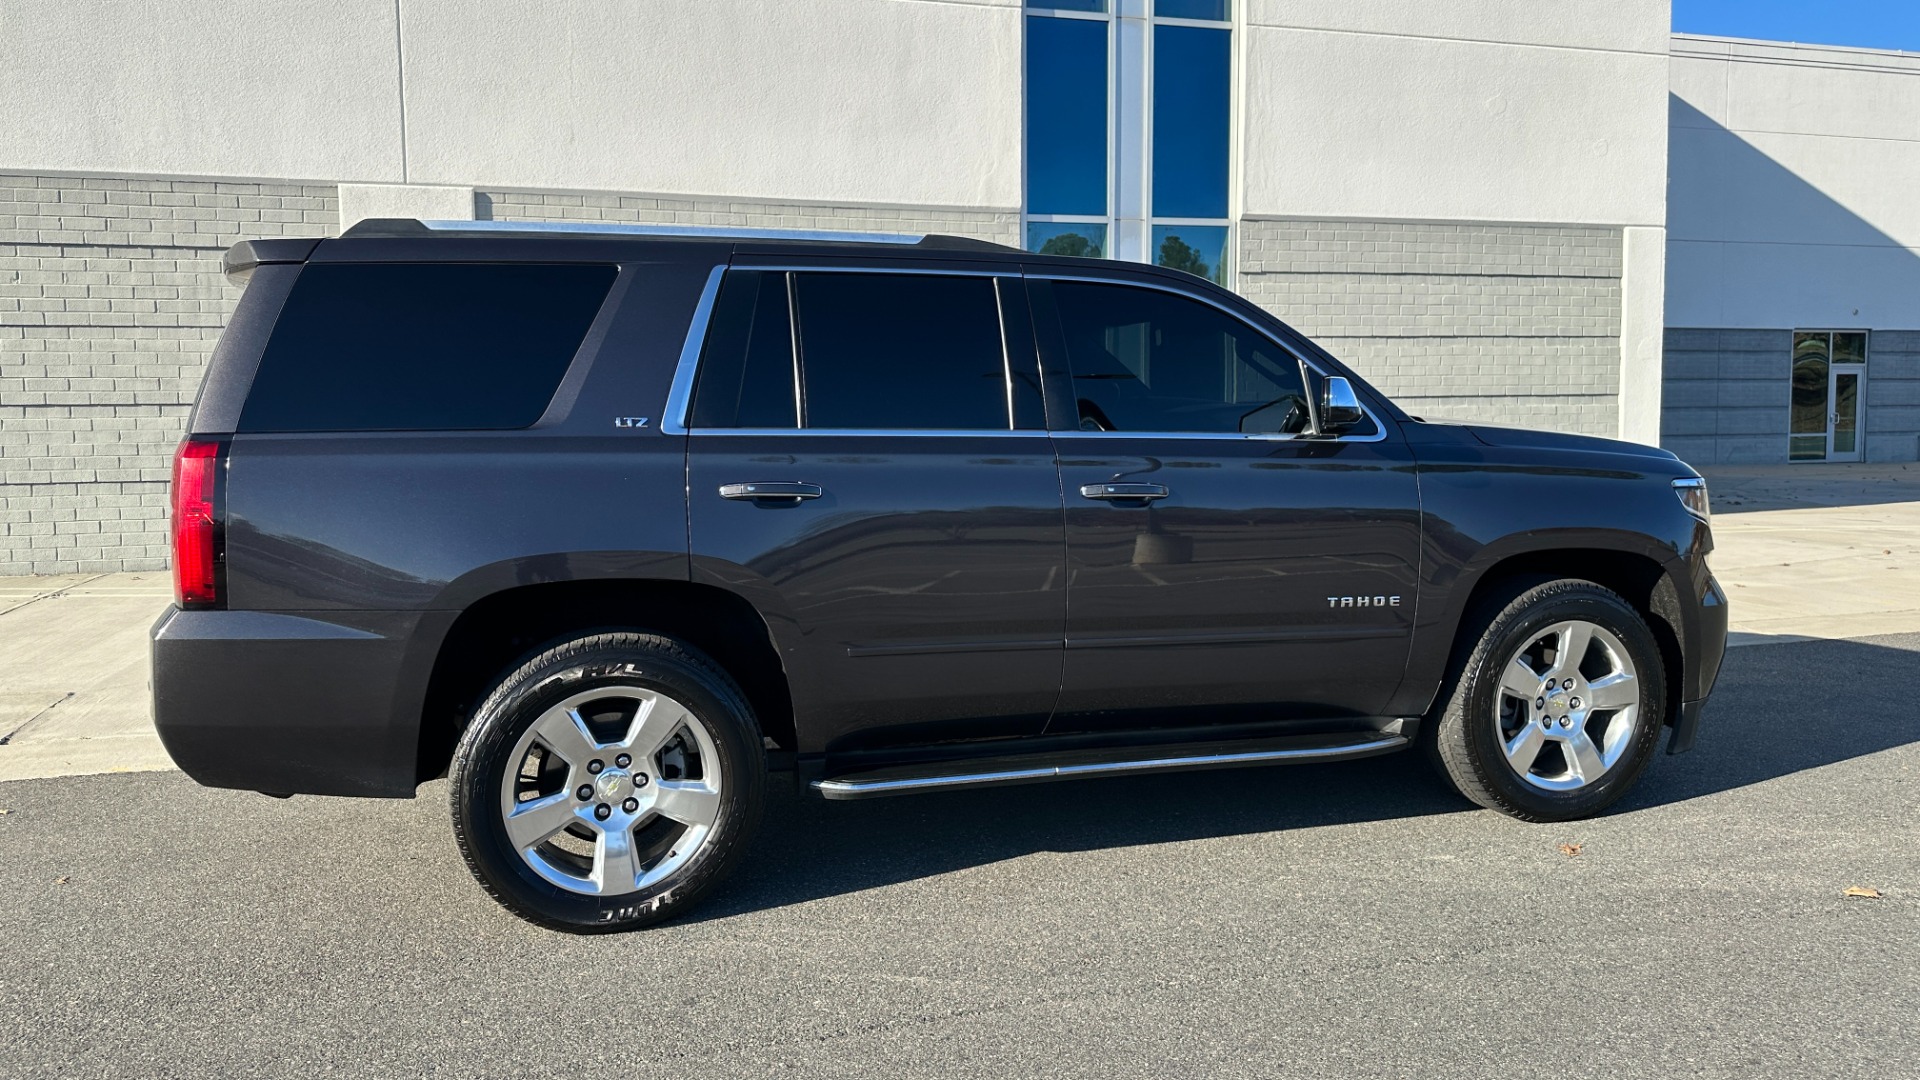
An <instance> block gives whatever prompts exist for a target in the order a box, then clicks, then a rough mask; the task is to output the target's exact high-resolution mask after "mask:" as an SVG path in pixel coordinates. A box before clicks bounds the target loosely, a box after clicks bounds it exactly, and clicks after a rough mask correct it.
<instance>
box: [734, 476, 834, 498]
mask: <svg viewBox="0 0 1920 1080" xmlns="http://www.w3.org/2000/svg"><path fill="white" fill-rule="evenodd" d="M824 494H826V493H825V492H824V491H822V490H821V489H820V485H819V484H796V483H793V482H792V481H787V480H771V481H761V482H759V483H753V484H721V485H720V497H721V498H723V499H746V500H748V501H750V502H801V501H803V500H806V499H817V498H819V497H820V496H821V495H824Z"/></svg>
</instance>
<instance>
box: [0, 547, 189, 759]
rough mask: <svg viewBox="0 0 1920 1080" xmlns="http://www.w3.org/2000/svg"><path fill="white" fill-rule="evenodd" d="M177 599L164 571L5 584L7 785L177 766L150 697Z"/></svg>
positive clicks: (3, 745) (0, 738) (1, 622)
mask: <svg viewBox="0 0 1920 1080" xmlns="http://www.w3.org/2000/svg"><path fill="white" fill-rule="evenodd" d="M172 597H173V585H172V582H171V580H170V578H169V577H168V574H167V572H166V571H164V570H161V571H152V572H148V573H137V574H78V575H68V576H58V577H31V578H0V780H20V779H26V778H30V777H37V776H72V775H78V774H82V773H103V772H137V771H146V770H150V769H170V768H172V767H173V762H172V760H171V759H169V758H168V757H167V753H166V751H165V750H164V749H162V748H161V746H160V739H159V737H158V736H157V735H155V734H154V731H153V721H152V719H151V717H152V709H151V706H150V705H149V703H148V696H147V694H148V691H147V668H148V663H147V628H148V627H150V626H152V625H153V621H154V620H155V619H157V618H159V617H160V612H161V611H163V610H165V608H166V606H167V604H168V603H169V602H170V601H171V599H172Z"/></svg>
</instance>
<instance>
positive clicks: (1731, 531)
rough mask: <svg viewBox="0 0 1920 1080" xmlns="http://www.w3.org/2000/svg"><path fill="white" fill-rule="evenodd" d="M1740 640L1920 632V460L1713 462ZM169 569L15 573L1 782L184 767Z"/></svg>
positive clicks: (1725, 576)
mask: <svg viewBox="0 0 1920 1080" xmlns="http://www.w3.org/2000/svg"><path fill="white" fill-rule="evenodd" d="M1708 478H1709V480H1710V483H1711V490H1712V493H1713V503H1714V511H1715V513H1714V536H1715V542H1716V544H1717V545H1718V550H1717V551H1716V552H1715V553H1714V556H1713V560H1712V562H1713V566H1714V572H1715V573H1716V574H1717V575H1718V576H1719V578H1720V581H1721V583H1722V584H1723V585H1725V586H1726V589H1727V593H1728V595H1729V597H1730V600H1731V604H1732V608H1731V614H1732V618H1733V639H1732V640H1733V644H1735V645H1755V644H1764V643H1770V642H1779V641H1795V640H1807V639H1814V638H1853V637H1866V636H1869V635H1874V634H1891V633H1900V632H1905V631H1912V630H1920V466H1900V465H1813V466H1804V465H1803V466H1778V467H1763V468H1751V469H1739V470H1735V469H1724V470H1709V471H1708ZM171 588H172V586H171V583H170V582H169V580H168V576H167V574H166V573H165V572H164V571H155V572H150V573H139V574H106V575H78V576H71V577H39V578H0V781H5V780H20V779H28V778H33V777H45V776H70V775H79V774H84V773H102V772H133V771H144V770H151V769H169V768H172V767H173V763H172V762H171V761H170V760H169V759H168V757H167V755H166V751H165V750H163V749H162V748H161V746H160V741H159V738H158V737H157V736H156V735H155V734H154V732H153V724H152V720H151V712H150V706H149V703H148V686H147V678H148V675H147V640H146V635H147V629H148V627H150V626H152V624H153V621H154V620H155V619H157V618H158V617H159V615H160V612H161V611H162V610H163V609H164V608H165V607H166V605H167V603H168V600H169V598H170V596H171Z"/></svg>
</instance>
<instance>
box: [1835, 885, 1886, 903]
mask: <svg viewBox="0 0 1920 1080" xmlns="http://www.w3.org/2000/svg"><path fill="white" fill-rule="evenodd" d="M1840 895H1841V896H1864V897H1866V898H1867V899H1868V900H1878V899H1880V890H1879V889H1865V888H1861V887H1860V886H1858V885H1849V886H1847V891H1846V892H1843V893H1841V894H1840Z"/></svg>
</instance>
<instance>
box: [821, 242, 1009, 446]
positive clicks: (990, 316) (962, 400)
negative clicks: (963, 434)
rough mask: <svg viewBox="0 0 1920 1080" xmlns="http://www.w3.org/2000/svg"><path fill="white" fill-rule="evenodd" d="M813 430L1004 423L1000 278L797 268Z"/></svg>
mask: <svg viewBox="0 0 1920 1080" xmlns="http://www.w3.org/2000/svg"><path fill="white" fill-rule="evenodd" d="M793 293H794V302H795V304H796V311H797V313H798V317H797V319H796V323H797V325H798V327H799V340H800V372H801V384H802V386H803V387H804V391H805V392H804V393H803V395H802V400H803V401H804V403H805V404H804V408H805V417H806V426H807V427H809V428H880V429H887V428H894V429H903V428H904V429H949V430H967V431H974V430H990V431H1005V430H1007V428H1008V427H1009V426H1010V425H1009V423H1008V420H1007V368H1006V354H1005V352H1004V350H1003V348H1002V345H1001V340H1000V308H999V304H998V301H997V300H996V299H995V296H994V285H993V279H992V278H990V277H972V276H963V275H932V274H841V273H796V274H794V275H793Z"/></svg>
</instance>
